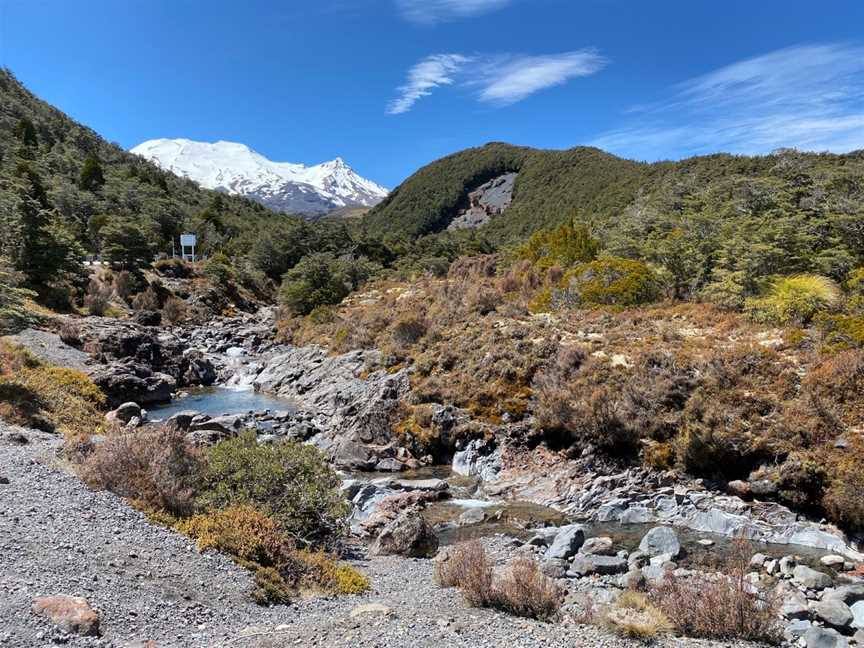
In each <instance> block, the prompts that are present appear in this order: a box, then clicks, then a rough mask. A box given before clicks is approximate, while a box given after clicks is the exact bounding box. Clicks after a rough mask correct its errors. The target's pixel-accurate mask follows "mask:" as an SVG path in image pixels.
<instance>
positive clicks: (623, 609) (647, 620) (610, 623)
mask: <svg viewBox="0 0 864 648" xmlns="http://www.w3.org/2000/svg"><path fill="white" fill-rule="evenodd" d="M602 620H603V625H605V626H606V627H607V628H609V629H610V630H612V631H613V632H615V633H616V634H619V635H621V636H622V637H628V638H630V639H641V640H648V639H654V638H656V637H657V636H659V635H664V634H668V633H670V632H672V630H673V627H672V624H671V623H670V622H669V619H668V618H666V615H665V614H664V613H663V612H662V611H661V610H659V609H658V608H656V607H655V606H653V605H652V604H651V602H650V601H649V600H648V598H647V597H646V596H645V595H644V594H642V593H640V592H634V591H631V590H628V591H625V592H622V593H621V594H620V595H619V596H618V600H616V601H615V604H614V605H612V606H610V607H609V608H608V609H607V610H606V611H605V612H604V614H603V615H602Z"/></svg>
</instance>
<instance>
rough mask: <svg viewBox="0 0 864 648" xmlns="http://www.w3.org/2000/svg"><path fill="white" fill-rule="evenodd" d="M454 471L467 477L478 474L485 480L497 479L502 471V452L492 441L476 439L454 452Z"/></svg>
mask: <svg viewBox="0 0 864 648" xmlns="http://www.w3.org/2000/svg"><path fill="white" fill-rule="evenodd" d="M453 472H455V473H456V474H457V475H465V476H466V477H473V476H477V477H479V478H480V479H482V480H483V481H495V480H496V479H497V478H498V474H499V473H500V472H501V453H500V452H499V451H498V449H497V448H495V447H494V446H493V445H492V444H491V442H489V441H487V440H485V439H474V440H473V441H470V442H469V443H468V445H467V446H466V447H465V448H464V449H463V450H459V451H458V452H456V453H454V454H453Z"/></svg>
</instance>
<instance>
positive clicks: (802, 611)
mask: <svg viewBox="0 0 864 648" xmlns="http://www.w3.org/2000/svg"><path fill="white" fill-rule="evenodd" d="M784 582H785V581H784ZM787 587H788V585H787ZM789 589H790V590H791V591H786V592H783V604H782V605H781V606H780V614H782V615H783V616H784V617H786V618H787V619H809V618H810V608H809V607H808V606H807V599H806V598H804V595H803V594H801V593H800V592H798V591H795V590H794V588H791V587H790V588H789Z"/></svg>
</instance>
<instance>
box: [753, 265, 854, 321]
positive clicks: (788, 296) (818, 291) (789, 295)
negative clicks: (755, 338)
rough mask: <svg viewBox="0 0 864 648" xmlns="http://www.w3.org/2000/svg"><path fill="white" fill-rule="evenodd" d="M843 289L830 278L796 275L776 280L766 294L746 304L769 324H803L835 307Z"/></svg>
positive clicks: (761, 319)
mask: <svg viewBox="0 0 864 648" xmlns="http://www.w3.org/2000/svg"><path fill="white" fill-rule="evenodd" d="M839 300H840V289H839V288H838V287H837V284H835V283H834V282H833V281H831V280H830V279H828V278H827V277H821V276H819V275H807V274H801V275H794V276H791V277H781V278H780V279H777V280H776V281H774V282H773V283H772V284H771V286H770V288H769V289H768V292H767V294H766V295H765V296H763V297H760V298H758V299H750V300H748V301H747V303H746V307H747V310H748V311H749V312H750V313H751V314H752V316H753V317H754V318H755V319H756V320H758V321H760V322H767V323H774V324H780V325H783V326H786V325H790V324H793V325H797V326H804V325H806V324H808V323H809V322H810V320H811V319H813V317H814V316H815V315H816V313H818V312H819V311H822V310H826V309H830V308H833V307H834V306H836V305H837V303H838V302H839Z"/></svg>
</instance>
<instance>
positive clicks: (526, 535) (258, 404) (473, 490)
mask: <svg viewBox="0 0 864 648" xmlns="http://www.w3.org/2000/svg"><path fill="white" fill-rule="evenodd" d="M296 409H297V408H296V406H295V405H294V404H293V403H292V402H291V401H289V400H286V399H282V398H277V397H274V396H268V395H266V394H262V393H259V392H255V391H253V390H251V389H238V388H228V387H208V388H199V389H190V390H188V392H187V393H186V394H185V395H183V396H181V397H180V398H177V399H176V400H174V401H172V402H171V403H169V404H166V405H163V406H157V407H154V408H153V409H152V410H151V411H150V418H151V420H155V421H159V420H165V419H167V418H168V417H170V416H172V415H174V414H176V413H178V412H182V411H187V410H194V411H197V412H200V413H202V414H208V415H210V416H222V415H229V414H248V413H252V412H263V411H265V410H268V411H270V412H293V411H296ZM345 477H346V478H350V479H355V480H358V481H361V482H372V481H374V480H383V479H399V480H407V481H413V480H428V479H441V480H444V481H446V482H447V484H448V486H449V490H448V493H449V497H448V498H447V499H442V500H440V501H435V502H432V503H430V504H429V505H428V506H427V508H426V510H425V516H426V518H427V520H428V521H429V523H430V524H432V525H433V527H434V528H435V530H436V532H437V533H438V536H439V541H440V543H441V544H442V545H450V544H455V543H458V542H463V541H466V540H473V539H479V538H484V537H488V536H492V535H504V536H508V537H512V538H515V539H518V540H521V541H523V542H524V541H527V540H528V539H530V538H531V537H532V536H533V535H534V534H535V532H534V531H533V530H534V529H537V528H540V527H550V526H551V527H557V526H561V525H564V524H568V523H572V522H575V521H576V520H572V519H568V517H567V516H566V515H565V514H563V513H561V512H560V511H557V510H555V509H552V508H550V507H547V506H542V505H540V504H535V503H533V502H527V501H513V500H495V499H490V498H489V497H488V496H486V495H485V493H484V492H483V488H482V482H481V481H480V480H479V479H478V478H477V477H465V476H462V475H459V474H457V473H455V472H453V470H452V468H451V466H449V465H445V466H431V467H426V468H420V469H417V470H410V471H404V472H401V473H375V472H351V473H345ZM653 526H656V525H653V524H648V525H646V524H621V523H615V522H613V523H595V524H591V523H588V524H585V527H586V537H596V536H608V537H610V538H612V540H613V542H614V545H615V548H616V549H624V550H627V551H634V550H635V549H637V548H638V546H639V542H640V540H641V539H642V536H643V535H644V534H645V533H646V532H647V531H648V530H649V529H650V528H652V527H653ZM676 533H677V534H678V536H679V538H680V540H681V543H682V546H684V547H685V554H684V556H683V557H682V559H681V560H680V561H679V564H680V565H681V566H684V567H687V566H690V567H694V566H706V565H708V566H713V565H716V564H718V563H720V562H722V561H723V560H724V559H726V558H728V557H729V556H730V554H731V553H732V549H733V542H732V540H731V539H730V538H728V537H726V536H722V535H715V534H710V533H697V532H694V531H692V530H689V529H686V528H681V527H676ZM700 540H702V541H705V540H710V541H711V544H710V545H708V544H707V543H700V542H699V541H700ZM751 544H752V551H753V552H757V551H758V552H760V553H763V554H765V555H767V556H769V557H772V558H781V557H783V556H786V555H792V554H794V555H797V556H800V557H801V561H802V562H803V563H805V564H810V565H812V566H816V567H819V568H820V569H822V570H823V571H825V570H826V568H825V567H824V566H819V558H821V557H822V556H824V555H827V554H828V553H829V552H826V551H823V550H819V549H814V548H811V547H804V546H799V545H788V544H787V545H772V544H765V543H758V542H753V543H751Z"/></svg>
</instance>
